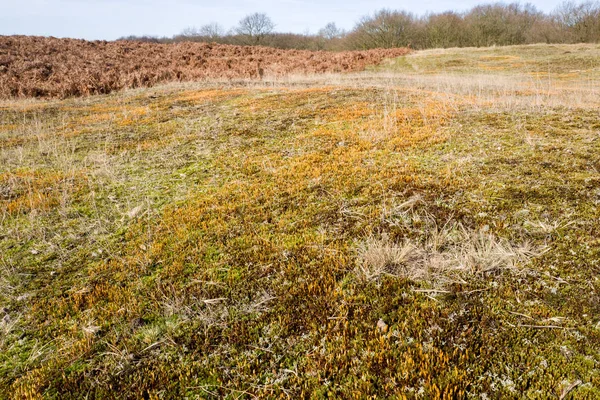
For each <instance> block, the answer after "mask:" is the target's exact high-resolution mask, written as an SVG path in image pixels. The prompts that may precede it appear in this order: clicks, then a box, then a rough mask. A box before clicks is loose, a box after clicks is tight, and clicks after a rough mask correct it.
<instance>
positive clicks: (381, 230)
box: [0, 46, 600, 399]
mask: <svg viewBox="0 0 600 400" xmlns="http://www.w3.org/2000/svg"><path fill="white" fill-rule="evenodd" d="M584 48H585V49H587V50H583V49H580V48H579V47H578V46H571V47H568V50H565V48H564V47H556V46H537V47H535V46H534V47H531V46H527V47H516V48H507V49H502V50H498V49H469V50H450V51H445V52H444V57H445V60H444V62H443V64H444V65H448V63H451V62H452V60H454V64H457V63H458V62H459V61H460V59H462V58H465V57H466V58H469V59H481V57H488V58H487V59H488V60H492V61H493V62H500V61H502V60H505V59H502V60H500V61H498V59H494V58H493V57H497V56H498V55H497V54H496V53H497V52H498V51H502V52H503V54H502V56H503V57H504V56H509V55H510V56H514V57H523V54H530V53H531V52H532V51H534V50H535V52H537V53H536V57H542V56H541V55H540V54H543V55H544V57H549V58H551V59H552V60H556V61H553V62H552V64H551V65H552V67H551V69H552V70H554V69H556V70H557V71H558V70H560V71H558V72H556V73H564V71H562V69H563V66H564V65H563V62H562V61H560V60H562V58H561V57H566V59H568V60H579V59H582V58H585V57H586V56H585V54H587V53H586V52H587V51H596V52H597V49H596V50H594V48H593V46H584ZM590 48H591V49H592V50H589V49H590ZM532 49H534V50H532ZM565 51H569V53H566V54H565ZM506 52H508V55H504V53H506ZM538 53H539V54H538ZM436 57H438V56H436V55H435V53H432V52H423V54H421V53H417V54H416V55H414V56H410V58H408V59H405V60H401V61H397V62H396V63H395V64H396V67H394V66H393V65H392V66H390V65H388V66H387V67H385V69H384V71H383V72H381V73H382V74H386V75H385V78H383V77H382V76H383V75H378V74H377V73H375V72H373V73H371V75H364V74H363V75H360V76H359V77H358V78H356V79H357V80H358V81H360V84H344V83H343V79H342V83H338V84H330V85H328V86H326V85H321V84H320V83H319V82H317V83H314V84H312V85H311V84H306V83H305V84H303V86H306V87H300V88H293V87H283V86H280V85H278V84H277V83H271V84H265V85H262V86H260V85H259V86H253V87H237V88H235V87H221V88H219V87H214V86H210V85H204V86H203V85H188V86H187V87H186V86H167V87H163V88H156V89H146V90H136V91H128V92H124V93H120V94H113V95H109V96H96V97H89V98H82V99H71V100H64V101H16V102H7V103H4V104H3V105H2V106H1V107H0V117H1V118H0V207H1V209H0V210H1V217H0V218H1V225H0V227H1V230H0V252H1V253H0V254H1V260H0V305H1V310H0V313H1V314H0V318H1V320H2V321H1V322H0V328H1V329H2V331H1V332H0V333H1V335H0V394H1V396H2V397H9V398H42V397H43V398H81V397H86V396H87V397H90V398H110V397H123V398H222V397H229V398H253V397H259V398H264V397H267V398H276V397H283V398H287V397H289V398H298V397H311V398H373V397H394V398H404V397H406V398H419V397H422V398H461V397H468V396H471V397H473V398H483V397H485V396H487V397H489V398H510V397H525V398H540V399H543V398H548V397H552V396H557V397H560V396H561V395H563V394H565V393H566V392H567V388H569V387H572V389H573V390H572V391H570V393H569V394H568V396H570V398H597V397H599V396H600V372H599V371H600V370H599V367H600V365H599V364H600V278H599V272H600V263H599V261H598V260H599V259H600V241H599V240H598V237H600V208H599V206H600V175H599V170H600V111H598V110H599V109H598V107H596V103H594V99H595V101H596V102H598V101H600V99H598V98H597V96H598V93H599V92H598V89H599V88H600V85H599V81H598V67H599V64H598V62H597V61H596V64H593V62H591V61H590V63H588V64H589V65H588V64H586V65H588V67H587V68H586V71H579V72H572V74H575V75H574V76H569V77H565V76H558V75H556V73H555V72H553V71H548V68H547V66H546V65H545V66H544V68H541V67H540V68H538V69H535V68H534V69H533V72H537V73H539V74H544V73H546V78H547V79H551V80H552V82H553V84H552V88H553V90H556V91H560V92H559V93H557V94H552V93H550V94H549V93H548V92H547V87H537V86H535V85H534V86H533V87H528V88H526V89H527V90H522V91H519V90H516V89H515V88H516V87H517V86H518V83H519V82H521V80H519V79H520V78H521V77H520V74H521V72H522V71H521V70H519V69H518V68H517V67H515V66H512V67H510V66H508V67H507V66H503V69H502V71H501V72H495V71H490V70H489V69H485V68H482V67H481V66H478V65H477V64H473V65H471V64H469V65H468V67H464V68H462V69H460V68H458V66H455V67H453V68H458V69H457V70H453V71H446V70H445V69H444V68H440V67H439V66H437V65H438V64H439V62H438V61H439V60H438V59H437V58H436ZM553 57H554V58H553ZM415 59H418V60H419V61H418V62H419V63H421V64H423V65H429V66H434V65H435V67H427V68H428V71H427V74H428V75H432V74H436V72H435V71H437V75H438V76H440V77H441V78H440V79H442V78H443V79H446V78H447V76H449V75H452V74H456V75H460V76H461V77H463V78H461V79H464V76H467V77H468V76H469V74H480V73H485V74H490V75H491V76H492V77H495V76H496V75H495V74H498V75H500V74H502V75H503V76H506V75H508V76H509V77H512V76H514V77H515V81H514V82H513V83H511V84H510V90H507V91H499V90H498V86H497V85H493V84H492V83H493V79H492V80H491V81H490V83H489V87H488V86H485V85H483V86H482V84H481V82H480V83H479V91H468V92H465V91H464V90H462V89H460V88H459V89H460V90H459V89H457V90H455V91H453V89H454V88H455V86H453V85H447V84H446V83H447V81H443V82H442V81H440V82H442V83H443V84H438V85H436V84H435V82H434V81H433V80H429V81H420V86H419V87H410V86H402V85H398V84H395V83H394V81H393V79H390V83H389V84H387V85H382V84H381V82H383V81H385V79H388V78H389V76H390V75H389V74H393V72H390V71H393V69H394V68H399V67H398V65H401V64H402V65H403V64H405V63H414V62H415V61H414V60H415ZM494 60H495V61H494ZM492 61H490V62H492ZM555 62H556V63H557V64H556V65H555V64H554V63H555ZM573 62H574V63H576V61H573ZM457 65H458V64H457ZM403 68H404V67H403ZM511 68H514V71H513V72H512V75H511ZM484 70H485V71H484ZM441 72H444V73H445V74H446V75H439V74H440V73H441ZM411 73H413V74H417V75H418V74H421V72H416V73H415V72H414V69H413V72H411ZM401 74H402V73H401ZM401 74H400V75H401ZM448 74H449V75H448ZM578 74H579V75H578ZM417 75H415V76H417ZM452 76H454V75H452ZM344 79H346V78H344ZM370 79H372V81H373V82H377V84H373V85H370V84H369V82H370ZM565 80H568V81H569V82H570V83H569V84H568V85H566V86H563V85H562V83H563V82H564V81H565ZM438 83H439V82H438ZM574 88H575V89H574ZM570 96H571V97H572V96H578V98H581V97H580V96H585V98H586V99H591V100H589V101H587V100H586V102H577V101H569V99H571V97H570ZM555 98H560V99H561V100H560V101H554V99H555ZM494 99H497V100H498V101H497V102H494ZM507 99H509V100H510V101H507ZM530 99H535V100H536V102H535V104H531V103H530V102H529V100H530ZM411 198H412V199H415V198H418V199H419V201H418V202H415V203H414V205H412V206H411V210H410V212H411V213H410V214H408V213H406V212H405V211H403V210H401V209H399V206H401V205H402V204H404V203H405V202H406V201H407V200H409V199H411ZM422 215H427V216H428V218H429V220H431V221H434V222H435V225H436V226H440V227H441V226H443V225H444V224H446V223H447V222H448V221H456V222H459V223H460V224H461V225H462V226H464V227H465V228H466V229H469V230H472V231H480V230H485V231H486V232H491V233H493V234H494V235H495V236H497V237H499V238H503V239H506V240H508V241H510V242H511V243H521V242H529V243H531V244H532V245H533V246H535V247H536V248H540V249H542V248H543V249H545V250H544V251H543V252H540V254H539V255H537V256H535V257H532V258H531V259H530V260H529V262H527V263H525V264H523V265H518V266H517V268H515V269H514V270H500V271H494V272H493V273H489V274H473V275H472V276H466V277H463V279H461V280H460V281H457V282H455V283H453V284H450V285H448V286H445V287H443V288H440V287H437V286H435V285H434V284H433V283H432V282H427V281H411V280H409V279H406V278H403V277H401V276H396V275H390V274H382V275H378V276H377V277H376V278H374V279H367V280H365V279H361V277H360V276H359V275H358V274H357V273H356V267H357V263H358V260H357V245H358V244H359V243H361V241H363V240H364V239H365V238H366V237H372V236H378V235H379V236H381V235H385V236H386V237H389V238H390V240H392V241H396V242H401V241H403V240H406V239H410V240H414V241H416V242H418V241H420V240H424V239H423V238H425V237H427V235H428V234H429V233H428V232H427V231H428V230H429V229H431V225H430V224H427V223H425V222H424V221H423V220H422V219H420V218H419V216H422ZM380 320H382V321H383V322H384V323H385V325H386V328H385V329H381V327H379V328H378V321H380ZM574 383H578V384H576V385H575V386H573V384H574Z"/></svg>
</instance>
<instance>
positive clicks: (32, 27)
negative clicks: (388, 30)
mask: <svg viewBox="0 0 600 400" xmlns="http://www.w3.org/2000/svg"><path fill="white" fill-rule="evenodd" d="M489 2H491V1H488V3H489ZM529 2H530V3H532V4H534V5H535V6H536V7H537V8H538V9H540V10H542V11H551V10H553V9H554V8H555V7H556V6H557V5H558V4H559V3H561V2H562V0H546V1H544V0H531V1H529ZM481 3H483V2H482V1H476V0H474V1H471V0H467V1H461V2H456V1H450V0H420V1H414V0H413V1H386V0H372V1H358V0H280V1H274V0H263V1H258V0H231V1H226V0H212V1H206V0H170V1H165V0H163V1H160V0H0V35H13V34H20V35H42V36H56V37H73V38H84V39H106V40H112V39H116V38H118V37H121V36H127V35H145V34H148V35H153V36H172V35H174V34H177V33H179V32H181V31H182V30H183V29H184V28H186V27H189V26H201V25H203V24H206V23H209V22H218V23H220V24H221V25H223V26H224V27H225V28H226V29H229V28H230V27H232V26H234V25H236V24H237V22H238V21H239V20H240V19H241V18H243V17H244V16H245V15H247V14H249V13H253V12H266V13H267V14H268V15H269V16H270V17H271V19H273V21H274V22H275V24H276V25H277V26H276V30H277V31H280V32H283V31H285V32H297V33H303V32H306V31H310V32H316V31H318V30H319V29H320V28H321V27H323V26H324V25H325V24H327V23H328V22H330V21H334V22H336V24H337V25H338V26H339V27H341V28H344V29H350V28H352V27H353V26H354V24H355V23H356V21H358V20H359V19H360V17H361V16H363V15H366V14H371V13H373V12H374V11H376V10H379V9H382V8H391V9H403V10H407V11H410V12H414V13H417V14H424V13H426V12H427V11H446V10H453V9H454V10H460V11H462V10H465V9H468V8H470V7H472V6H473V5H476V4H481Z"/></svg>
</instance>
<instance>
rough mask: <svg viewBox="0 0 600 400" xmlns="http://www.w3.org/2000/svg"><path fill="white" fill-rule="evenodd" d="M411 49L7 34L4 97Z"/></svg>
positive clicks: (285, 67)
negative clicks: (341, 49) (327, 48)
mask: <svg viewBox="0 0 600 400" xmlns="http://www.w3.org/2000/svg"><path fill="white" fill-rule="evenodd" d="M406 53H408V50H407V49H404V48H402V49H386V50H381V49H378V50H367V51H347V52H337V53H330V52H323V51H321V52H313V51H306V50H305V51H301V50H277V49H272V48H268V47H249V46H233V45H219V44H207V43H175V44H156V43H140V42H127V41H120V42H87V41H84V40H74V39H55V38H44V37H32V36H1V37H0V98H10V97H60V98H65V97H69V96H79V95H91V94H106V93H110V92H112V91H113V90H119V89H124V88H137V87H149V86H154V85H156V84H157V83H161V82H162V83H164V82H172V81H179V82H181V81H199V80H206V79H209V78H222V79H262V78H263V77H264V76H267V77H277V76H282V75H289V74H315V73H324V72H353V71H362V70H364V69H365V67H366V66H370V65H375V64H379V63H380V62H381V61H382V60H383V59H384V58H390V57H398V56H401V55H404V54H406Z"/></svg>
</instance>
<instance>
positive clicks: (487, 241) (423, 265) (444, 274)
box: [357, 215, 544, 288]
mask: <svg viewBox="0 0 600 400" xmlns="http://www.w3.org/2000/svg"><path fill="white" fill-rule="evenodd" d="M410 219H412V220H415V219H417V220H419V221H422V220H426V219H428V218H427V217H425V218H423V217H421V216H415V215H413V216H411V217H410ZM428 222H429V223H428V224H427V225H428V227H427V228H426V229H425V230H424V233H425V235H424V237H419V238H418V239H416V240H415V239H412V240H411V239H405V240H404V241H402V242H399V243H398V242H392V241H391V240H390V239H389V237H388V236H387V235H386V234H382V235H379V236H373V235H371V236H369V237H367V238H366V239H365V240H363V241H361V242H360V243H359V244H358V245H357V253H358V260H357V263H358V266H357V274H358V276H359V277H360V278H362V279H365V280H367V281H371V280H374V279H377V278H380V277H381V276H382V275H384V274H389V275H392V276H397V277H401V278H406V279H409V280H412V281H415V282H418V283H422V284H425V285H426V286H431V287H434V288H444V287H447V286H449V285H452V284H457V283H458V284H464V283H466V282H467V281H469V280H472V279H473V278H479V279H481V278H486V277H488V276H490V275H492V276H498V275H501V274H502V273H503V272H505V271H507V270H510V271H514V272H519V269H521V268H523V267H524V266H526V265H528V264H529V262H530V261H531V259H532V258H533V257H537V256H540V255H541V254H543V252H544V248H534V246H532V245H531V243H528V242H524V243H521V244H518V245H515V244H512V243H510V242H509V241H508V240H506V239H501V238H498V237H496V236H495V235H494V234H492V233H490V232H487V231H486V230H484V229H480V230H475V231H471V230H469V229H467V228H465V227H464V226H463V225H462V224H460V223H457V222H453V221H448V222H446V223H445V224H444V225H443V226H441V227H439V226H437V225H436V224H435V221H432V220H429V221H428Z"/></svg>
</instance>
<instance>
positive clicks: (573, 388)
mask: <svg viewBox="0 0 600 400" xmlns="http://www.w3.org/2000/svg"><path fill="white" fill-rule="evenodd" d="M582 383H583V382H581V381H580V380H579V379H578V380H576V381H575V382H573V383H572V384H571V385H569V387H568V388H565V390H563V392H562V394H561V395H560V397H559V400H564V399H565V398H566V397H567V395H568V394H569V393H571V392H572V391H573V390H575V389H576V388H577V387H578V386H579V385H581V384H582Z"/></svg>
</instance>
